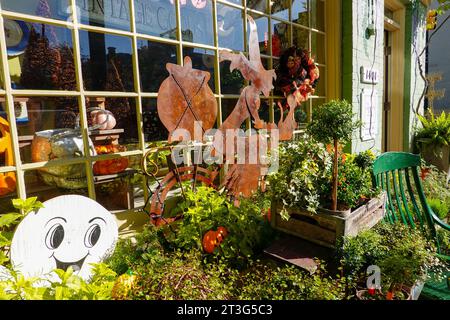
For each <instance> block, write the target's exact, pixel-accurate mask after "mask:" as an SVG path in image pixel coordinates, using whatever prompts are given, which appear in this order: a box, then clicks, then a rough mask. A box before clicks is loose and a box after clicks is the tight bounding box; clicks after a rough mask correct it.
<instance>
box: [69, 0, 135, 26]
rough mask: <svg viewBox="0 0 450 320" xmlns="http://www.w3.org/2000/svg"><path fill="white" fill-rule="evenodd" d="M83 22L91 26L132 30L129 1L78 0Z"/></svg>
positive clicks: (80, 17) (80, 16)
mask: <svg viewBox="0 0 450 320" xmlns="http://www.w3.org/2000/svg"><path fill="white" fill-rule="evenodd" d="M77 8H78V11H79V13H78V14H79V19H80V22H81V23H84V24H88V25H91V26H97V27H104V28H113V29H120V30H125V31H129V30H130V7H129V2H128V1H123V0H121V1H98V0H77Z"/></svg>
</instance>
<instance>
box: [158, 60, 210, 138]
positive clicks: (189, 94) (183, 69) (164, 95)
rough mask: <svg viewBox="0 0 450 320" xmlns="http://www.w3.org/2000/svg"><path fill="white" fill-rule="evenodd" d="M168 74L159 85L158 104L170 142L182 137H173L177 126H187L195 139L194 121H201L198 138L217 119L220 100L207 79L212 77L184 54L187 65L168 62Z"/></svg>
mask: <svg viewBox="0 0 450 320" xmlns="http://www.w3.org/2000/svg"><path fill="white" fill-rule="evenodd" d="M166 68H167V71H168V72H169V74H170V75H169V77H168V78H167V79H166V80H164V81H163V83H162V84H161V86H160V88H159V92H158V100H157V108H158V115H159V118H160V120H161V122H162V123H163V124H164V126H165V127H166V128H167V130H168V131H169V137H168V141H169V143H171V142H174V141H181V140H182V138H180V137H172V133H173V132H174V131H175V130H177V129H185V130H187V131H188V132H189V133H190V135H191V136H190V140H194V130H195V122H196V121H197V122H201V128H200V130H199V131H200V132H199V133H200V134H201V136H199V137H198V139H197V140H202V139H203V134H204V133H205V132H206V131H207V130H209V129H211V128H212V127H213V126H214V124H215V123H216V119H217V101H216V98H215V97H214V94H213V92H212V90H211V88H210V87H209V85H208V81H209V79H210V77H211V75H210V73H209V72H207V71H201V70H197V69H192V60H191V58H190V57H185V58H184V66H179V65H176V64H172V63H168V64H167V66H166Z"/></svg>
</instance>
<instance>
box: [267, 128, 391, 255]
mask: <svg viewBox="0 0 450 320" xmlns="http://www.w3.org/2000/svg"><path fill="white" fill-rule="evenodd" d="M332 153H333V152H329V151H328V150H327V148H326V147H325V145H324V144H323V143H320V142H317V141H316V140H314V139H313V138H311V137H310V136H309V135H307V134H305V135H303V136H302V137H301V138H300V139H299V140H298V141H294V142H288V143H285V144H282V145H281V146H280V149H279V168H278V171H277V172H275V173H272V174H270V175H269V176H268V178H267V181H268V192H269V197H270V199H271V201H272V207H271V213H272V215H271V221H272V226H273V227H274V228H276V229H278V230H280V231H283V232H285V233H289V234H292V235H295V236H298V237H301V238H304V239H306V240H309V241H312V242H315V243H318V244H320V245H323V246H327V247H331V248H334V247H336V245H337V243H338V240H339V239H340V238H341V237H342V236H345V235H356V234H358V233H359V232H360V231H361V230H363V229H367V228H371V227H373V226H374V225H375V224H376V223H377V222H378V221H379V220H381V219H382V218H383V216H384V203H385V201H384V197H383V196H377V195H378V194H377V192H376V190H374V189H373V188H372V180H371V175H370V172H371V163H372V161H373V158H374V155H372V154H371V153H370V152H364V153H361V154H359V155H345V154H342V155H340V160H339V161H340V163H341V168H342V169H341V170H340V171H339V175H338V199H339V201H340V203H341V204H342V205H345V206H346V207H347V208H348V210H347V211H346V214H338V213H340V212H337V211H331V210H327V209H325V207H327V205H328V203H329V198H330V196H329V194H330V190H331V186H330V181H331V179H332V171H333V161H332V158H333V154H332Z"/></svg>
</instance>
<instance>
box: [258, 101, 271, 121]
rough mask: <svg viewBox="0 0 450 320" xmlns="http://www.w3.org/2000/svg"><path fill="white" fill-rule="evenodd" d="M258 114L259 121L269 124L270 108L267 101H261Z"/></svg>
mask: <svg viewBox="0 0 450 320" xmlns="http://www.w3.org/2000/svg"><path fill="white" fill-rule="evenodd" d="M258 114H259V117H260V119H262V120H264V121H265V122H267V123H269V122H270V106H269V101H268V100H267V99H261V105H260V107H259V110H258Z"/></svg>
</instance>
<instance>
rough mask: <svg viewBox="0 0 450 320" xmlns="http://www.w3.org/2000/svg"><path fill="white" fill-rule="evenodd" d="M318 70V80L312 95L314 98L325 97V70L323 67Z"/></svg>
mask: <svg viewBox="0 0 450 320" xmlns="http://www.w3.org/2000/svg"><path fill="white" fill-rule="evenodd" d="M319 70H320V79H319V82H318V83H317V87H316V92H315V93H314V94H315V95H316V96H322V97H325V96H326V91H325V84H326V81H327V80H326V69H325V67H319Z"/></svg>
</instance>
